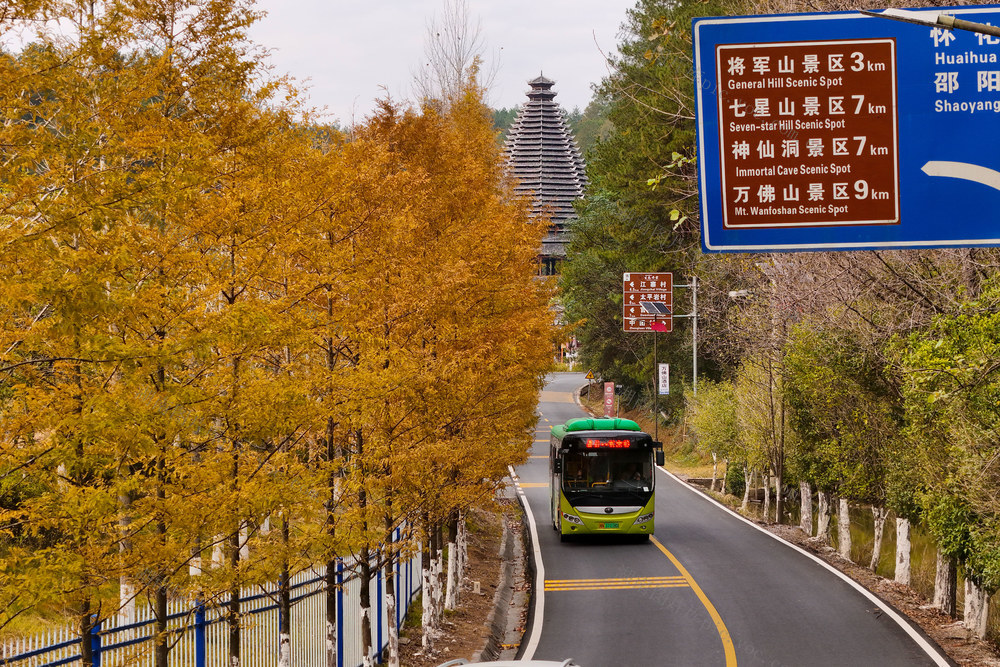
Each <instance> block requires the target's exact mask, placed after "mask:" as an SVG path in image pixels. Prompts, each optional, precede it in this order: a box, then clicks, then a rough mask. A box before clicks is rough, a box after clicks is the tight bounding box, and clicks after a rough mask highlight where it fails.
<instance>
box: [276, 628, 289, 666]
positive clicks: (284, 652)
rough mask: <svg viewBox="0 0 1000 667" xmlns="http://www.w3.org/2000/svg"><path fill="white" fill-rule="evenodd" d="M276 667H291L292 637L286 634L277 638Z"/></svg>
mask: <svg viewBox="0 0 1000 667" xmlns="http://www.w3.org/2000/svg"><path fill="white" fill-rule="evenodd" d="M278 667H292V636H291V635H290V634H288V633H286V632H283V633H281V635H279V637H278Z"/></svg>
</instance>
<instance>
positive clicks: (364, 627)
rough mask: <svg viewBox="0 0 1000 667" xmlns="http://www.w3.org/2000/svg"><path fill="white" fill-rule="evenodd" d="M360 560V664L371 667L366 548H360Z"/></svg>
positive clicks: (370, 616)
mask: <svg viewBox="0 0 1000 667" xmlns="http://www.w3.org/2000/svg"><path fill="white" fill-rule="evenodd" d="M358 559H359V560H360V563H359V566H360V570H359V573H358V583H359V585H360V586H361V600H360V607H361V655H362V658H361V659H362V662H361V664H362V665H363V666H364V667H372V666H373V665H374V664H375V661H374V655H375V650H374V649H373V648H372V614H371V610H372V599H371V582H372V566H371V562H370V560H369V553H368V547H367V546H362V547H361V552H360V554H359V555H358Z"/></svg>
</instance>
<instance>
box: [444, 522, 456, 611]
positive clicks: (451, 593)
mask: <svg viewBox="0 0 1000 667" xmlns="http://www.w3.org/2000/svg"><path fill="white" fill-rule="evenodd" d="M458 586H459V582H458V538H456V541H455V542H449V543H448V578H447V583H446V584H445V594H444V608H445V609H448V610H452V609H456V608H457V607H458Z"/></svg>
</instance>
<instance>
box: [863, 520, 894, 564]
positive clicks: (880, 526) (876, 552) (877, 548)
mask: <svg viewBox="0 0 1000 667" xmlns="http://www.w3.org/2000/svg"><path fill="white" fill-rule="evenodd" d="M888 516H889V510H887V509H886V508H884V507H875V506H874V505H872V517H873V518H874V519H875V544H873V545H872V560H871V562H870V563H869V564H868V569H869V570H871V571H872V572H875V571H876V570H877V569H878V563H879V561H880V560H881V559H882V538H883V537H885V520H886V518H887V517H888Z"/></svg>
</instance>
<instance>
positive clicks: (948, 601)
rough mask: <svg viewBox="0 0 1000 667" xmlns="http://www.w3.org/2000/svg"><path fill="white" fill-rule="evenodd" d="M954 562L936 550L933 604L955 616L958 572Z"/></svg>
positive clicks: (939, 550)
mask: <svg viewBox="0 0 1000 667" xmlns="http://www.w3.org/2000/svg"><path fill="white" fill-rule="evenodd" d="M955 569H956V568H955V562H954V561H953V560H951V559H950V558H948V557H947V556H945V555H944V554H943V553H941V549H938V550H937V568H936V570H935V573H934V602H933V604H934V606H935V607H937V608H938V609H940V610H941V611H942V612H943V613H945V614H948V615H949V616H952V617H954V616H955V604H956V602H955V600H956V593H957V588H958V574H957V573H956V571H955Z"/></svg>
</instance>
